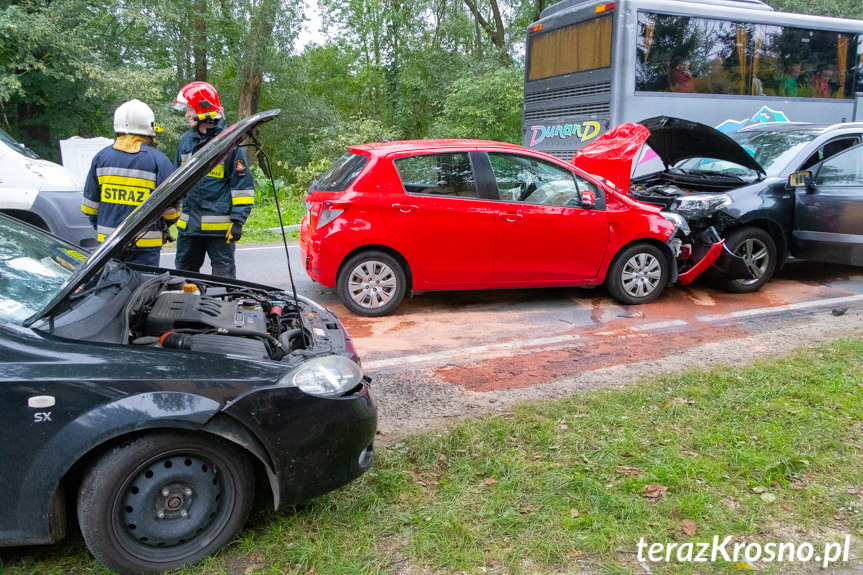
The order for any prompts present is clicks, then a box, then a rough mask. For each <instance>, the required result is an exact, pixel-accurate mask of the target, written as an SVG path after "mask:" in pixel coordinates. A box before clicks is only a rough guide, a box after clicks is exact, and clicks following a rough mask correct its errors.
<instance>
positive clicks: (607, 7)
mask: <svg viewBox="0 0 863 575" xmlns="http://www.w3.org/2000/svg"><path fill="white" fill-rule="evenodd" d="M615 6H617V2H609V3H608V4H601V5H599V6H597V7H596V14H600V13H602V12H607V11H609V10H614V7H615Z"/></svg>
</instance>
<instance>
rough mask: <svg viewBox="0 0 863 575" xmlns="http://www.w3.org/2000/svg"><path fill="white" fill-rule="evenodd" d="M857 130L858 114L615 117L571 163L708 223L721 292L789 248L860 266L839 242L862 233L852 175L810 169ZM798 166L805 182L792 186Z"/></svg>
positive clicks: (841, 149) (859, 133)
mask: <svg viewBox="0 0 863 575" xmlns="http://www.w3.org/2000/svg"><path fill="white" fill-rule="evenodd" d="M861 139H863V124H860V123H846V124H834V125H816V124H803V123H791V122H774V123H766V124H756V125H752V126H748V127H746V128H743V129H741V130H738V131H736V132H732V133H730V134H723V133H721V132H719V131H718V130H716V129H714V128H711V127H709V126H705V125H704V124H699V123H698V122H693V121H690V120H684V119H681V118H672V117H667V116H663V117H657V118H650V119H647V120H643V121H642V122H639V123H638V124H624V125H622V126H618V127H617V128H615V129H614V130H612V131H610V132H608V133H607V134H606V135H605V136H604V137H600V138H599V139H598V140H597V141H596V142H594V143H593V144H591V145H588V146H585V148H582V150H581V151H579V153H578V154H577V155H576V157H575V158H574V159H573V162H574V163H575V164H576V165H578V166H579V167H582V168H583V169H585V170H587V171H591V172H593V173H596V174H598V175H600V176H605V177H607V178H609V179H611V180H612V181H614V183H615V184H616V185H617V186H618V187H619V188H621V189H622V190H624V191H626V193H627V194H628V195H630V196H631V197H633V198H635V199H637V200H640V201H643V202H646V203H650V204H653V205H656V206H660V207H662V208H663V209H664V210H667V211H671V212H676V213H678V214H680V215H682V216H683V217H684V218H686V220H687V222H688V224H689V226H690V228H691V229H692V230H693V232H694V233H698V232H699V231H700V230H706V229H709V228H713V229H714V230H716V231H717V232H718V233H719V234H720V236H721V237H723V238H724V239H725V246H726V248H727V250H726V251H725V252H724V253H723V255H722V256H721V257H720V258H719V259H718V260H717V261H716V263H715V264H714V266H713V269H712V274H711V275H713V276H714V277H716V278H718V279H719V280H720V282H721V284H722V286H723V287H724V288H726V289H728V290H729V291H734V292H751V291H756V290H758V289H759V288H760V287H761V286H762V285H764V284H765V283H766V282H767V281H768V280H769V279H770V277H771V276H772V275H773V272H774V271H775V270H776V269H777V268H778V267H780V266H782V265H783V263H784V262H785V260H786V259H787V256H788V255H793V256H795V257H800V258H806V259H816V260H820V261H828V262H835V263H846V264H853V265H863V260H860V259H859V257H856V256H855V255H854V254H856V253H857V251H854V250H847V249H844V248H843V246H845V247H847V245H851V244H853V243H855V242H858V243H860V242H861V241H863V237H861V236H860V234H859V229H856V228H855V226H854V225H853V224H851V223H849V222H851V221H852V220H853V214H856V213H858V211H859V210H860V209H861V208H860V207H859V206H861V205H863V204H861V203H860V202H863V198H861V197H860V194H861V192H860V191H863V182H856V183H855V181H854V179H855V178H858V179H859V175H858V176H855V175H853V174H848V178H850V180H848V178H846V180H848V182H847V184H848V185H847V186H846V189H845V190H838V189H835V188H836V186H828V187H829V188H831V189H829V190H828V189H827V188H825V187H824V185H826V184H822V186H821V187H820V188H819V187H817V183H816V182H817V181H819V180H818V174H819V173H820V174H821V175H822V176H823V175H825V174H827V173H828V172H832V171H835V170H839V171H843V167H842V166H840V165H838V164H837V162H840V161H842V157H845V158H846V159H848V156H842V154H850V153H851V152H850V151H849V149H850V148H851V147H853V146H855V145H857V144H859V143H861ZM642 145H644V146H642ZM624 152H625V153H624ZM651 167H652V168H653V169H651ZM657 167H658V169H656V168H657ZM825 170H826V171H825ZM801 171H806V172H808V173H809V176H811V178H812V179H810V180H808V181H809V182H810V183H811V185H809V186H804V187H799V186H798V187H795V186H793V185H791V183H790V177H791V175H792V174H794V173H796V172H801ZM606 174H608V175H606ZM822 179H823V178H822ZM828 179H829V178H828ZM855 186H856V189H857V190H858V192H856V195H855V193H852V192H850V190H852V189H855ZM849 193H851V196H853V198H856V199H853V198H850V197H849V195H848V194H849ZM846 244H847V245H846Z"/></svg>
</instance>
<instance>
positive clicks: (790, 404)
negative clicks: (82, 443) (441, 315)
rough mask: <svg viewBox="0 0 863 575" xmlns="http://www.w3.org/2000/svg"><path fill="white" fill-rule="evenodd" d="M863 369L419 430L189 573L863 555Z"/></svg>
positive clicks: (828, 359) (51, 565) (739, 568)
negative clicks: (360, 472)
mask: <svg viewBox="0 0 863 575" xmlns="http://www.w3.org/2000/svg"><path fill="white" fill-rule="evenodd" d="M861 366H863V342H861V341H859V340H843V341H838V342H835V343H833V344H830V345H827V346H823V347H821V348H819V349H816V350H801V351H798V352H796V353H795V354H793V355H792V356H790V357H788V358H786V359H779V360H765V361H761V362H758V363H756V364H754V365H752V366H748V367H745V368H738V367H723V368H718V369H714V370H711V371H704V370H693V371H689V372H686V373H683V374H679V375H669V376H666V377H663V378H661V379H659V380H657V381H653V382H644V383H639V384H637V385H631V386H627V387H625V388H621V389H617V390H604V391H597V392H591V393H586V394H582V395H577V396H574V397H572V398H570V399H566V400H560V401H554V402H542V403H532V404H528V405H523V406H520V407H518V408H516V409H513V410H512V411H511V412H499V413H496V414H494V415H492V416H488V417H486V418H483V419H481V420H474V421H468V422H464V423H461V424H459V425H457V426H455V427H453V428H452V429H451V430H450V431H449V432H447V433H428V434H422V435H416V436H411V437H409V438H406V439H405V440H404V441H402V442H401V443H398V444H397V445H395V446H393V447H391V448H388V449H382V450H379V452H378V454H377V461H376V463H375V466H374V468H373V470H372V471H371V472H370V473H368V474H367V475H366V476H364V477H363V478H361V479H359V480H358V481H356V482H354V483H353V484H351V485H349V486H347V487H345V488H343V489H341V490H339V491H337V492H335V493H331V494H329V495H326V496H323V497H319V498H317V499H315V500H312V501H311V502H309V503H307V504H306V505H305V506H301V507H297V508H294V509H291V510H288V511H286V512H282V513H274V512H272V511H267V510H264V509H259V510H257V511H256V512H255V514H254V515H253V517H252V519H251V520H250V523H249V524H248V526H247V529H246V530H245V531H244V532H243V534H242V536H241V537H240V540H239V542H238V543H237V544H235V545H233V546H231V547H229V548H228V549H226V550H224V551H223V552H221V553H220V554H219V555H218V556H216V557H214V558H211V559H208V560H207V561H205V562H204V563H203V564H202V565H199V566H197V567H194V568H189V569H187V570H186V571H185V573H188V574H204V573H206V574H211V573H213V574H215V573H304V574H312V573H314V574H342V573H343V574H357V573H411V574H413V573H417V574H419V573H543V574H546V573H607V574H613V573H643V572H645V571H644V570H643V567H642V566H641V565H639V562H638V561H637V556H636V551H637V544H638V542H639V540H640V539H641V538H642V537H643V538H644V539H645V540H646V541H648V542H676V543H685V542H708V541H712V539H713V536H714V535H717V536H719V537H720V539H722V538H724V537H725V536H727V535H731V536H734V542H744V543H746V542H759V543H761V544H764V543H768V542H781V541H789V542H794V543H798V544H799V543H803V542H811V543H813V545H815V544H816V542H820V541H822V540H827V541H840V540H842V539H843V538H844V536H845V534H851V536H852V556H855V555H856V556H858V557H859V555H860V552H859V549H860V544H861V541H863V512H861V510H863V495H861V493H863V487H861V486H863V471H861V469H863V421H861V420H863V402H861V398H863V371H861ZM648 495H654V497H649V496H648ZM732 546H733V544H732ZM815 549H816V550H818V549H819V547H818V545H816V546H815ZM648 566H649V568H650V570H651V572H652V573H699V572H705V573H707V572H710V573H714V572H745V571H749V570H750V567H756V568H757V569H758V570H759V571H767V572H775V573H788V572H790V571H793V570H794V569H795V568H800V567H801V566H800V564H797V565H794V564H788V563H782V564H777V563H772V564H769V563H753V562H750V563H749V564H748V565H747V564H745V563H744V562H743V561H737V562H734V561H731V562H728V563H724V562H720V563H717V564H691V563H677V562H672V563H670V564H665V563H662V562H658V563H649V565H648ZM0 570H2V571H3V572H4V573H8V574H9V575H24V574H27V575H29V574H33V573H71V572H74V573H76V574H87V573H102V571H101V570H100V568H99V567H98V566H97V565H95V564H94V563H93V562H92V560H91V559H90V558H89V556H88V555H87V552H86V549H85V548H84V546H83V544H82V543H81V542H80V540H72V541H69V542H66V543H62V544H58V545H55V546H53V547H48V548H44V549H36V548H32V549H28V550H26V552H24V553H21V552H19V553H16V556H15V557H13V558H12V559H11V560H10V559H7V561H6V564H5V565H3V564H0Z"/></svg>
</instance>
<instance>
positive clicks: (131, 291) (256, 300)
mask: <svg viewBox="0 0 863 575" xmlns="http://www.w3.org/2000/svg"><path fill="white" fill-rule="evenodd" d="M90 284H92V285H90ZM90 284H88V285H87V286H85V288H84V289H82V290H80V291H79V292H77V293H75V294H73V295H72V296H71V297H70V298H69V299H70V301H71V306H70V309H68V310H66V311H64V312H62V313H60V314H58V315H57V316H55V317H54V318H53V320H52V322H51V325H52V329H51V331H52V333H53V334H54V335H57V336H60V337H67V338H70V339H77V340H87V341H94V342H104V343H124V344H125V343H128V344H132V345H136V346H154V347H162V348H166V349H184V350H192V351H200V352H209V353H220V354H233V355H240V356H243V357H248V358H252V359H264V360H266V359H270V360H275V361H280V360H282V359H283V358H284V357H285V356H286V355H288V354H291V353H293V352H295V351H298V350H304V349H306V347H307V346H308V345H309V344H310V343H311V341H312V336H311V331H310V330H309V329H308V328H306V327H305V326H304V325H303V319H302V317H301V314H302V310H301V309H300V307H299V301H294V300H293V298H292V297H291V296H290V295H289V294H287V293H285V292H281V291H276V290H273V291H269V290H264V289H261V288H254V287H244V286H234V285H229V284H227V283H225V284H221V283H217V282H215V281H208V280H201V279H197V278H188V277H183V276H178V275H172V274H170V273H162V274H158V275H151V274H145V273H140V272H138V271H136V270H133V269H131V268H128V267H126V266H124V265H122V264H119V263H115V262H112V263H111V264H109V266H106V269H105V270H104V271H103V273H102V274H99V276H98V279H96V280H94V281H92V282H90Z"/></svg>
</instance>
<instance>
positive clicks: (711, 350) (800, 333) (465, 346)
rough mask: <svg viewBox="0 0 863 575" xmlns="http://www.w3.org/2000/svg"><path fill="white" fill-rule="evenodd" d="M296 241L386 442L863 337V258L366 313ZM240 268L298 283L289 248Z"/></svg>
mask: <svg viewBox="0 0 863 575" xmlns="http://www.w3.org/2000/svg"><path fill="white" fill-rule="evenodd" d="M289 251H290V255H291V262H292V266H291V269H292V270H293V276H294V283H295V285H296V287H297V291H298V293H300V294H301V295H303V296H306V297H309V298H311V299H313V300H315V301H317V302H318V303H320V304H321V305H323V306H324V307H327V308H329V309H331V310H333V311H334V312H335V313H336V314H337V315H338V316H339V318H340V319H341V320H342V322H343V323H344V324H345V326H346V328H347V330H348V333H349V334H350V335H351V337H352V338H353V340H354V342H355V343H356V346H357V349H358V350H359V352H360V356H361V357H362V359H363V366H364V368H365V370H366V372H367V373H368V374H369V375H371V376H372V378H373V381H374V385H375V390H376V396H377V397H378V400H379V402H380V405H381V419H380V429H381V430H382V433H383V437H382V439H383V440H384V441H387V440H394V439H397V438H398V437H399V436H400V435H403V434H404V433H408V432H412V431H418V430H423V429H428V428H435V427H441V426H442V424H444V423H446V422H448V421H451V420H452V418H460V417H465V416H470V415H473V414H475V413H479V412H482V411H488V410H494V409H503V408H504V407H503V406H505V405H509V404H511V403H515V402H518V401H523V400H526V399H533V398H538V397H556V396H559V395H566V394H569V393H573V392H577V391H580V390H583V389H594V388H597V387H602V386H604V385H610V384H619V383H620V382H621V381H623V382H625V383H628V382H634V381H637V380H638V379H641V378H644V377H653V376H655V375H658V374H660V373H663V372H666V371H674V370H678V369H685V368H686V367H692V366H699V365H715V364H717V362H719V363H721V362H731V363H733V364H742V363H743V362H747V361H751V360H753V359H757V358H758V357H760V356H763V355H769V354H773V353H783V352H786V351H788V350H790V349H793V348H794V347H798V346H806V345H815V344H817V343H820V342H823V341H827V340H829V339H831V338H834V337H841V336H847V335H849V334H850V335H858V336H859V335H861V334H863V268H853V267H847V266H834V265H825V264H814V263H809V262H792V263H789V264H788V265H787V266H786V267H785V269H783V270H782V271H781V272H779V273H778V274H777V275H776V277H775V278H774V279H773V280H772V281H771V282H770V283H768V284H767V285H766V286H765V287H764V288H763V289H762V290H761V291H759V292H757V293H754V294H729V293H725V292H723V291H720V290H717V289H714V288H713V287H712V286H710V285H709V284H708V283H706V282H704V281H696V282H695V283H694V284H693V285H690V286H686V287H683V288H681V287H670V288H668V289H667V290H666V292H665V293H664V294H663V295H662V297H660V299H659V300H657V301H656V302H654V303H651V304H648V305H644V306H621V305H619V304H617V303H616V302H614V301H613V300H612V299H611V298H610V297H609V296H608V295H607V293H606V292H605V290H604V289H603V288H601V287H600V288H594V289H583V288H548V289H529V290H486V291H469V292H437V293H425V294H420V295H416V296H415V297H414V298H412V299H408V300H405V301H404V302H403V303H402V305H401V306H400V307H399V309H398V313H397V314H394V315H391V316H388V317H382V318H362V317H357V316H354V315H352V314H351V313H350V312H348V311H347V310H346V309H345V308H344V306H342V305H341V303H340V302H339V301H338V298H337V297H336V295H335V293H334V292H333V290H330V289H326V288H323V287H322V286H320V285H318V284H315V283H314V282H312V281H311V279H310V278H309V277H308V276H307V275H306V273H305V271H304V270H303V269H302V266H301V262H300V256H299V249H298V247H297V246H296V245H291V246H290V247H289ZM162 264H163V265H164V266H166V267H172V264H173V254H170V253H165V254H163V260H162ZM237 267H238V277H240V278H241V279H246V280H250V281H255V282H259V283H264V284H268V285H273V286H276V287H280V288H283V289H290V276H289V273H288V265H287V258H286V256H285V252H284V246H282V245H277V246H269V245H266V246H265V245H258V246H250V247H243V248H240V249H238V252H237ZM202 271H204V272H205V273H208V272H209V267H208V266H206V267H205V268H204V269H203V270H202ZM615 370H617V371H615Z"/></svg>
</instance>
